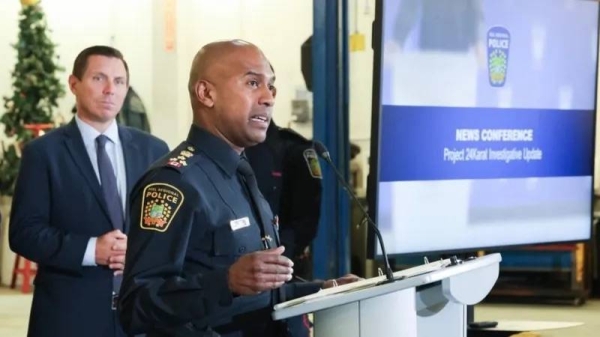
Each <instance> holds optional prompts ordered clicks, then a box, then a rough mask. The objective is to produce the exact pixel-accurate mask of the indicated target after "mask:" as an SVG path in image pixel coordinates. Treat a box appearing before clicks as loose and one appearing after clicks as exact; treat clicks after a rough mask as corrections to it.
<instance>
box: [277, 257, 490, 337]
mask: <svg viewBox="0 0 600 337" xmlns="http://www.w3.org/2000/svg"><path fill="white" fill-rule="evenodd" d="M501 260H502V258H501V256H500V254H490V255H486V256H482V257H478V258H474V259H471V260H468V261H463V262H460V261H456V260H454V261H451V260H449V259H447V260H440V261H436V262H432V263H427V264H423V265H421V266H417V267H414V268H410V269H406V270H403V271H399V272H396V273H394V277H395V279H398V280H397V281H395V282H393V283H383V281H385V276H379V277H375V278H371V279H367V280H363V281H359V282H355V283H351V284H346V285H342V286H339V287H334V288H330V289H324V290H321V291H320V292H318V293H315V294H312V295H308V296H305V297H302V298H298V299H295V300H291V301H288V302H285V303H280V304H278V305H276V306H275V307H274V311H273V313H272V317H273V319H274V320H281V319H286V318H289V317H294V316H298V315H302V314H307V313H314V336H315V337H342V336H344V337H375V336H399V337H437V336H445V337H458V336H462V337H466V336H467V305H473V304H476V303H478V302H480V301H481V300H483V299H484V298H485V296H487V294H488V293H489V292H490V291H491V289H492V287H493V286H494V284H495V283H496V280H497V279H498V274H499V267H500V266H499V264H500V261H501Z"/></svg>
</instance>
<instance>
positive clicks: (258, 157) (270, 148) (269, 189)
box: [246, 122, 322, 278]
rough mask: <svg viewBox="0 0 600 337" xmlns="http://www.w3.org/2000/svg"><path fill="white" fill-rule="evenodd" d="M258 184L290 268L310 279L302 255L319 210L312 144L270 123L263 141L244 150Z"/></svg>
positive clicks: (316, 164)
mask: <svg viewBox="0 0 600 337" xmlns="http://www.w3.org/2000/svg"><path fill="white" fill-rule="evenodd" d="M246 155H247V156H248V160H249V161H250V164H251V165H252V169H253V170H254V172H255V173H256V177H257V180H258V185H259V188H260V190H261V192H262V193H263V195H264V196H265V198H266V199H267V201H268V202H269V205H270V206H271V209H272V210H273V214H276V215H278V217H279V223H280V225H281V227H280V237H281V242H282V244H283V245H284V246H285V252H284V254H285V255H286V256H287V257H289V258H290V259H292V260H293V261H294V271H295V273H296V274H297V275H299V276H301V277H303V278H311V270H310V269H311V265H310V263H309V259H308V258H307V257H306V256H305V255H304V251H305V249H306V247H308V246H309V245H310V243H311V242H312V240H313V239H314V238H315V236H316V235H317V229H318V224H319V216H320V210H321V191H322V185H321V178H322V175H321V167H320V166H319V160H318V157H317V154H316V152H315V150H314V149H313V143H312V142H311V141H309V140H307V139H306V138H304V137H303V136H302V135H300V134H298V133H297V132H295V131H293V130H291V129H284V128H279V127H278V126H277V125H275V123H274V122H271V124H270V125H269V129H268V130H267V139H266V140H265V142H263V143H261V144H258V145H256V146H253V147H250V148H248V149H246Z"/></svg>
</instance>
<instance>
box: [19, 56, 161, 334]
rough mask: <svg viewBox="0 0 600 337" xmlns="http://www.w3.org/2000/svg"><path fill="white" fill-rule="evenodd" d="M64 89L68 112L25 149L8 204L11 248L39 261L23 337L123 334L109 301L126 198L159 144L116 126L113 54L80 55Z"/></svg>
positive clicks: (117, 81)
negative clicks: (70, 97)
mask: <svg viewBox="0 0 600 337" xmlns="http://www.w3.org/2000/svg"><path fill="white" fill-rule="evenodd" d="M69 87H70V89H71V92H73V94H74V95H75V97H76V101H77V103H76V104H77V114H76V115H75V118H73V120H72V121H71V122H70V123H69V124H67V125H65V126H62V127H60V128H58V129H56V130H54V131H52V132H49V133H48V134H46V135H44V136H42V137H40V138H37V139H35V140H33V141H31V142H30V143H28V145H27V146H26V147H25V149H24V151H23V156H22V163H21V167H20V171H19V176H18V179H17V184H16V189H15V195H14V199H13V204H12V214H11V221H10V246H11V248H12V250H14V251H15V252H16V253H17V254H20V255H22V256H24V257H25V258H27V259H30V260H32V261H34V262H36V263H37V264H38V274H37V277H36V279H35V291H34V295H33V303H32V308H31V317H30V321H29V331H28V336H30V337H44V336H48V337H56V336H61V337H71V336H72V337H81V336H86V337H95V336H97V337H107V336H125V334H124V333H123V331H122V329H121V327H120V325H119V323H118V319H117V315H116V314H117V311H116V310H115V309H116V305H115V304H116V303H117V301H116V300H117V299H116V294H118V290H119V287H120V279H121V277H122V276H121V274H122V270H123V268H124V261H125V251H126V249H127V235H126V234H125V233H126V232H127V230H128V224H127V223H128V221H127V219H126V217H125V216H124V214H127V212H125V209H127V208H128V203H129V200H128V198H127V196H128V195H129V191H130V190H131V188H132V186H133V185H134V184H135V183H136V181H137V180H138V179H139V178H140V177H141V176H142V174H143V173H144V171H145V170H146V169H148V167H149V166H150V164H152V163H153V162H155V161H156V160H158V159H159V158H160V157H161V156H163V155H165V154H166V153H167V152H168V147H167V145H166V143H165V142H163V141H162V140H160V139H158V138H155V137H153V136H151V135H149V134H146V133H144V132H141V131H138V130H135V129H132V128H128V127H123V126H120V125H117V123H116V121H115V116H116V115H117V113H118V112H119V110H120V109H121V106H122V105H123V100H124V99H125V95H126V94H127V89H128V87H129V71H128V67H127V63H126V62H125V60H124V59H123V55H122V54H121V53H120V52H119V51H118V50H116V49H114V48H111V47H106V46H93V47H90V48H87V49H85V50H83V51H82V52H81V53H80V54H79V55H78V56H77V58H76V59H75V62H74V65H73V73H72V74H71V75H70V76H69Z"/></svg>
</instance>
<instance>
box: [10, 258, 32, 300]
mask: <svg viewBox="0 0 600 337" xmlns="http://www.w3.org/2000/svg"><path fill="white" fill-rule="evenodd" d="M20 262H21V256H20V255H17V256H16V257H15V266H14V268H13V274H12V281H11V282H10V288H11V289H15V287H16V286H17V276H18V275H23V283H22V284H21V292H23V293H24V294H26V293H29V292H31V284H32V282H33V278H34V277H35V274H36V273H37V268H34V267H33V266H34V265H35V263H33V262H31V261H29V260H27V259H26V258H23V268H19V267H20Z"/></svg>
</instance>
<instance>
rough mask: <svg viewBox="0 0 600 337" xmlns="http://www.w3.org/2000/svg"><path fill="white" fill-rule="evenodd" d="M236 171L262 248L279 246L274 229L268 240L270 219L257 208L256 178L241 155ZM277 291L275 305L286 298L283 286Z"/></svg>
mask: <svg viewBox="0 0 600 337" xmlns="http://www.w3.org/2000/svg"><path fill="white" fill-rule="evenodd" d="M237 171H238V172H239V173H240V175H241V176H242V177H243V178H244V180H245V182H246V183H245V185H246V187H247V189H248V192H249V194H250V201H251V206H252V208H253V209H254V213H255V216H256V217H257V219H256V220H257V221H258V222H259V227H260V232H261V235H262V238H261V239H262V241H263V246H264V247H265V249H270V248H275V247H277V245H278V244H279V238H278V233H277V232H276V229H275V228H273V235H274V236H275V237H274V238H270V240H269V237H268V232H267V230H266V229H267V224H268V223H269V222H270V219H268V216H267V215H266V214H264V212H262V211H261V209H260V207H259V203H258V201H259V200H260V190H259V189H258V183H257V181H256V176H255V175H254V171H253V170H252V167H251V166H250V163H249V162H248V159H246V157H245V156H243V155H242V156H241V157H240V162H239V164H238V168H237ZM271 240H275V241H274V242H273V243H271ZM277 290H278V291H277V294H278V295H279V296H278V297H279V301H275V302H276V303H281V302H285V300H286V296H285V288H284V286H282V287H279V288H278V289H277Z"/></svg>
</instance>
